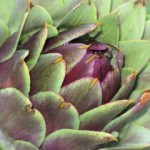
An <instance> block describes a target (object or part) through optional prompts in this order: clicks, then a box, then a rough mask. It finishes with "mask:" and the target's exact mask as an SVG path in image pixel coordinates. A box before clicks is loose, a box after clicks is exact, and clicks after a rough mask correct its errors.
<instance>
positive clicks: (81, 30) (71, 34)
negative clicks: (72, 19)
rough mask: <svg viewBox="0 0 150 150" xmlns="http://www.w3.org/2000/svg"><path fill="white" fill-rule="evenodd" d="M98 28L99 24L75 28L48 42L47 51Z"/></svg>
mask: <svg viewBox="0 0 150 150" xmlns="http://www.w3.org/2000/svg"><path fill="white" fill-rule="evenodd" d="M96 27H97V24H86V25H80V26H77V27H74V28H72V29H70V30H68V31H65V32H62V33H60V34H59V35H58V36H57V37H55V38H52V39H49V40H47V43H46V46H45V49H44V50H45V51H48V50H50V49H54V48H56V47H59V46H61V45H63V44H66V43H68V42H69V41H71V40H73V39H76V38H78V37H80V36H82V35H85V34H87V33H89V32H90V31H92V30H94V29H95V28H96Z"/></svg>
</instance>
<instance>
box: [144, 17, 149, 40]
mask: <svg viewBox="0 0 150 150" xmlns="http://www.w3.org/2000/svg"><path fill="white" fill-rule="evenodd" d="M142 38H143V39H146V40H150V20H148V21H146V23H145V29H144V34H143V37H142Z"/></svg>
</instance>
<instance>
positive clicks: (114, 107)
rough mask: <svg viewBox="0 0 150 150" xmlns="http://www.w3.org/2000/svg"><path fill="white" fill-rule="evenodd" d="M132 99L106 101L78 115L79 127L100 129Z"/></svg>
mask: <svg viewBox="0 0 150 150" xmlns="http://www.w3.org/2000/svg"><path fill="white" fill-rule="evenodd" d="M131 103H133V101H132V100H121V101H116V102H112V103H108V104H105V105H102V106H99V107H96V108H95V109H92V110H90V111H87V112H85V113H84V114H82V115H80V122H81V123H80V129H81V130H94V131H101V130H102V129H103V128H104V127H105V126H106V125H107V124H108V123H109V122H110V121H111V120H112V119H114V118H115V117H116V116H117V115H119V114H120V113H121V112H122V111H123V110H124V109H126V108H127V107H128V106H129V105H130V104H131Z"/></svg>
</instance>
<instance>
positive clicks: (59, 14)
mask: <svg viewBox="0 0 150 150" xmlns="http://www.w3.org/2000/svg"><path fill="white" fill-rule="evenodd" d="M32 3H33V4H36V5H41V6H43V7H44V8H45V9H46V10H47V11H48V12H49V13H50V14H51V15H52V18H53V19H54V22H55V24H56V25H58V24H59V23H60V22H61V21H62V20H63V19H64V18H65V17H66V16H67V15H68V14H70V13H71V12H72V11H73V10H74V9H76V8H77V7H78V6H79V5H80V4H81V0H55V1H54V0H44V1H43V0H32ZM47 4H51V5H47ZM54 8H55V9H54Z"/></svg>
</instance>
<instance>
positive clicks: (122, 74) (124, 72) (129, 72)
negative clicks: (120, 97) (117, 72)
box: [121, 67, 134, 85]
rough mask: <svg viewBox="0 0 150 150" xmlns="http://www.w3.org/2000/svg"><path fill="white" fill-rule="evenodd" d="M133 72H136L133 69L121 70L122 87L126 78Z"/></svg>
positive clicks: (124, 68) (125, 68)
mask: <svg viewBox="0 0 150 150" xmlns="http://www.w3.org/2000/svg"><path fill="white" fill-rule="evenodd" d="M133 72H134V70H133V69H132V68H127V67H123V68H122V69H121V85H122V84H123V83H124V82H125V80H126V78H127V77H128V76H129V75H130V74H132V73H133Z"/></svg>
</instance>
